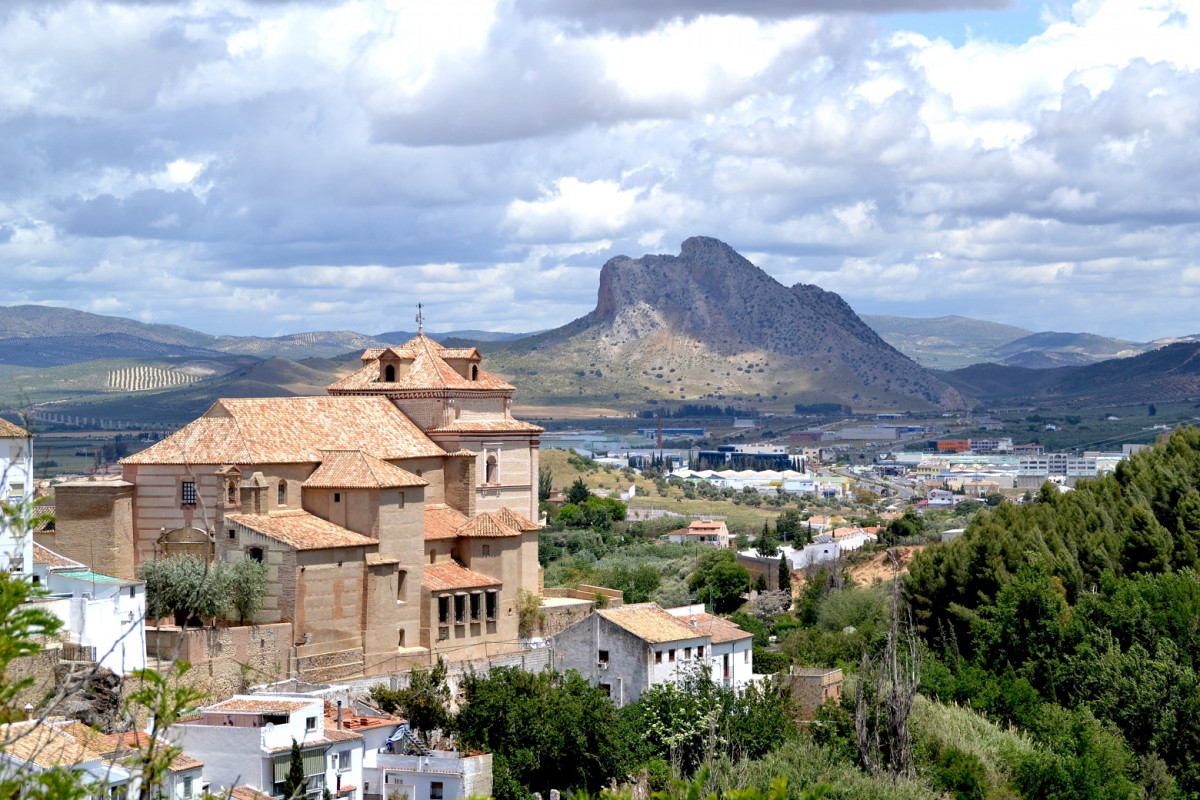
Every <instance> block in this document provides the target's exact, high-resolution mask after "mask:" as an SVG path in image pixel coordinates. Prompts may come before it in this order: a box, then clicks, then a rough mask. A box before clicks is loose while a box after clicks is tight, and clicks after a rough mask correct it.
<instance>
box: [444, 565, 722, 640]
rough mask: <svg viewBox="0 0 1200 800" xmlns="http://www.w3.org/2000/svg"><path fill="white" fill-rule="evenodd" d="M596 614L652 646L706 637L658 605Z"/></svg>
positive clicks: (614, 609) (629, 606)
mask: <svg viewBox="0 0 1200 800" xmlns="http://www.w3.org/2000/svg"><path fill="white" fill-rule="evenodd" d="M426 569H428V567H426ZM596 613H597V614H599V615H600V616H602V617H604V618H605V619H606V620H608V621H609V622H611V623H613V624H614V625H617V626H619V627H621V628H624V629H625V630H627V631H629V632H630V633H632V634H633V635H634V636H636V637H638V638H639V639H641V640H642V641H645V642H648V643H650V644H659V643H661V642H678V641H681V640H683V639H702V638H704V637H705V635H706V634H704V633H702V632H700V631H696V630H694V629H693V628H692V627H691V626H690V625H687V624H685V623H683V622H681V621H680V620H678V619H676V618H675V617H673V616H671V615H670V614H668V613H667V612H666V611H664V610H663V609H662V607H661V606H660V605H659V604H658V603H631V604H630V605H625V606H621V607H620V608H606V609H603V610H600V611H597V612H596Z"/></svg>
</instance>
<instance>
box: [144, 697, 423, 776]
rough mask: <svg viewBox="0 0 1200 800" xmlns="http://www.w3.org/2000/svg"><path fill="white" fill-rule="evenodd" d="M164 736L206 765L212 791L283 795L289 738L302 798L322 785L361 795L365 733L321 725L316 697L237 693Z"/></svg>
mask: <svg viewBox="0 0 1200 800" xmlns="http://www.w3.org/2000/svg"><path fill="white" fill-rule="evenodd" d="M166 736H167V738H168V739H170V740H171V741H172V742H174V743H175V744H176V745H178V746H179V747H180V748H182V750H183V752H184V753H185V754H186V755H188V756H190V757H192V758H195V759H198V760H200V761H202V762H203V763H204V782H205V784H206V785H207V786H208V789H209V791H210V792H212V793H214V794H216V793H219V792H224V791H227V790H230V789H233V788H234V787H238V786H248V787H251V788H254V789H258V790H259V791H263V792H265V793H268V794H272V795H279V794H281V793H282V789H283V782H284V780H285V779H286V778H287V774H288V768H289V766H290V762H291V750H292V742H293V741H294V742H296V743H297V744H298V745H299V746H300V753H301V757H302V759H303V762H304V774H305V777H306V778H307V780H308V784H307V795H306V796H307V797H314V798H315V797H320V796H321V795H322V794H323V792H324V790H325V789H326V788H328V789H329V793H330V794H331V795H333V796H334V797H337V798H345V800H363V792H364V789H363V735H362V734H361V733H357V732H354V731H350V730H337V729H336V727H334V728H330V727H327V725H326V718H325V705H324V701H322V700H320V699H310V698H298V697H285V696H280V695H237V696H235V697H232V698H230V699H229V700H225V701H224V702H221V703H217V704H216V705H212V706H208V707H207V708H203V709H201V711H200V713H199V714H198V715H197V716H196V717H195V718H192V719H189V720H186V721H183V722H179V723H176V724H175V725H172V726H170V727H169V728H168V729H167V732H166ZM414 800H415V799H414Z"/></svg>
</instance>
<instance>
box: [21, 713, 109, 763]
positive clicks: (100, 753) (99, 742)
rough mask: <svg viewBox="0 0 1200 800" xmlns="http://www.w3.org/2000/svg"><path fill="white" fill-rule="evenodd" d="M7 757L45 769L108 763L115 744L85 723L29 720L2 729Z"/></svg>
mask: <svg viewBox="0 0 1200 800" xmlns="http://www.w3.org/2000/svg"><path fill="white" fill-rule="evenodd" d="M0 741H3V742H4V755H6V756H8V757H9V758H12V759H16V760H19V761H22V762H24V763H26V764H34V765H36V766H38V767H42V768H43V769H49V768H51V767H57V766H73V765H76V764H81V763H83V762H86V761H102V760H104V758H105V756H104V753H105V751H107V750H109V749H111V745H112V741H111V740H110V739H109V737H107V736H105V735H104V734H103V733H100V732H99V731H96V730H92V729H91V728H89V727H88V726H86V725H84V724H83V723H81V722H63V721H61V720H60V721H42V720H29V721H26V722H14V723H12V724H11V725H3V726H0Z"/></svg>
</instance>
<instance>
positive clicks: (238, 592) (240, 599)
mask: <svg viewBox="0 0 1200 800" xmlns="http://www.w3.org/2000/svg"><path fill="white" fill-rule="evenodd" d="M225 570H226V575H225V587H226V591H227V592H228V593H229V605H230V606H232V607H233V610H234V611H237V614H238V622H239V623H240V624H242V625H245V624H246V620H247V619H249V618H251V617H253V616H254V615H255V614H257V613H258V612H259V611H260V610H261V609H262V607H263V603H264V602H265V601H266V599H267V594H268V593H269V592H270V588H271V587H270V584H269V583H268V582H267V565H266V564H264V563H262V562H261V561H255V560H254V559H253V558H243V559H241V560H240V561H235V562H233V564H230V565H229V566H227V567H225Z"/></svg>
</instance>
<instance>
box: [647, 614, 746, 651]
mask: <svg viewBox="0 0 1200 800" xmlns="http://www.w3.org/2000/svg"><path fill="white" fill-rule="evenodd" d="M667 613H668V614H671V612H669V611H668V612H667ZM671 616H673V617H675V618H676V619H677V620H679V621H680V622H682V623H684V624H686V625H688V626H689V627H690V628H691V629H692V630H693V631H696V632H697V635H699V636H710V637H712V643H713V644H724V643H726V642H737V641H741V640H742V639H753V638H754V634H753V633H750V632H748V631H744V630H742V629H741V628H739V627H738V626H737V624H736V623H733V622H730V621H729V620H727V619H725V618H724V617H718V616H716V615H715V614H708V613H700V614H681V615H675V614H671Z"/></svg>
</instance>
